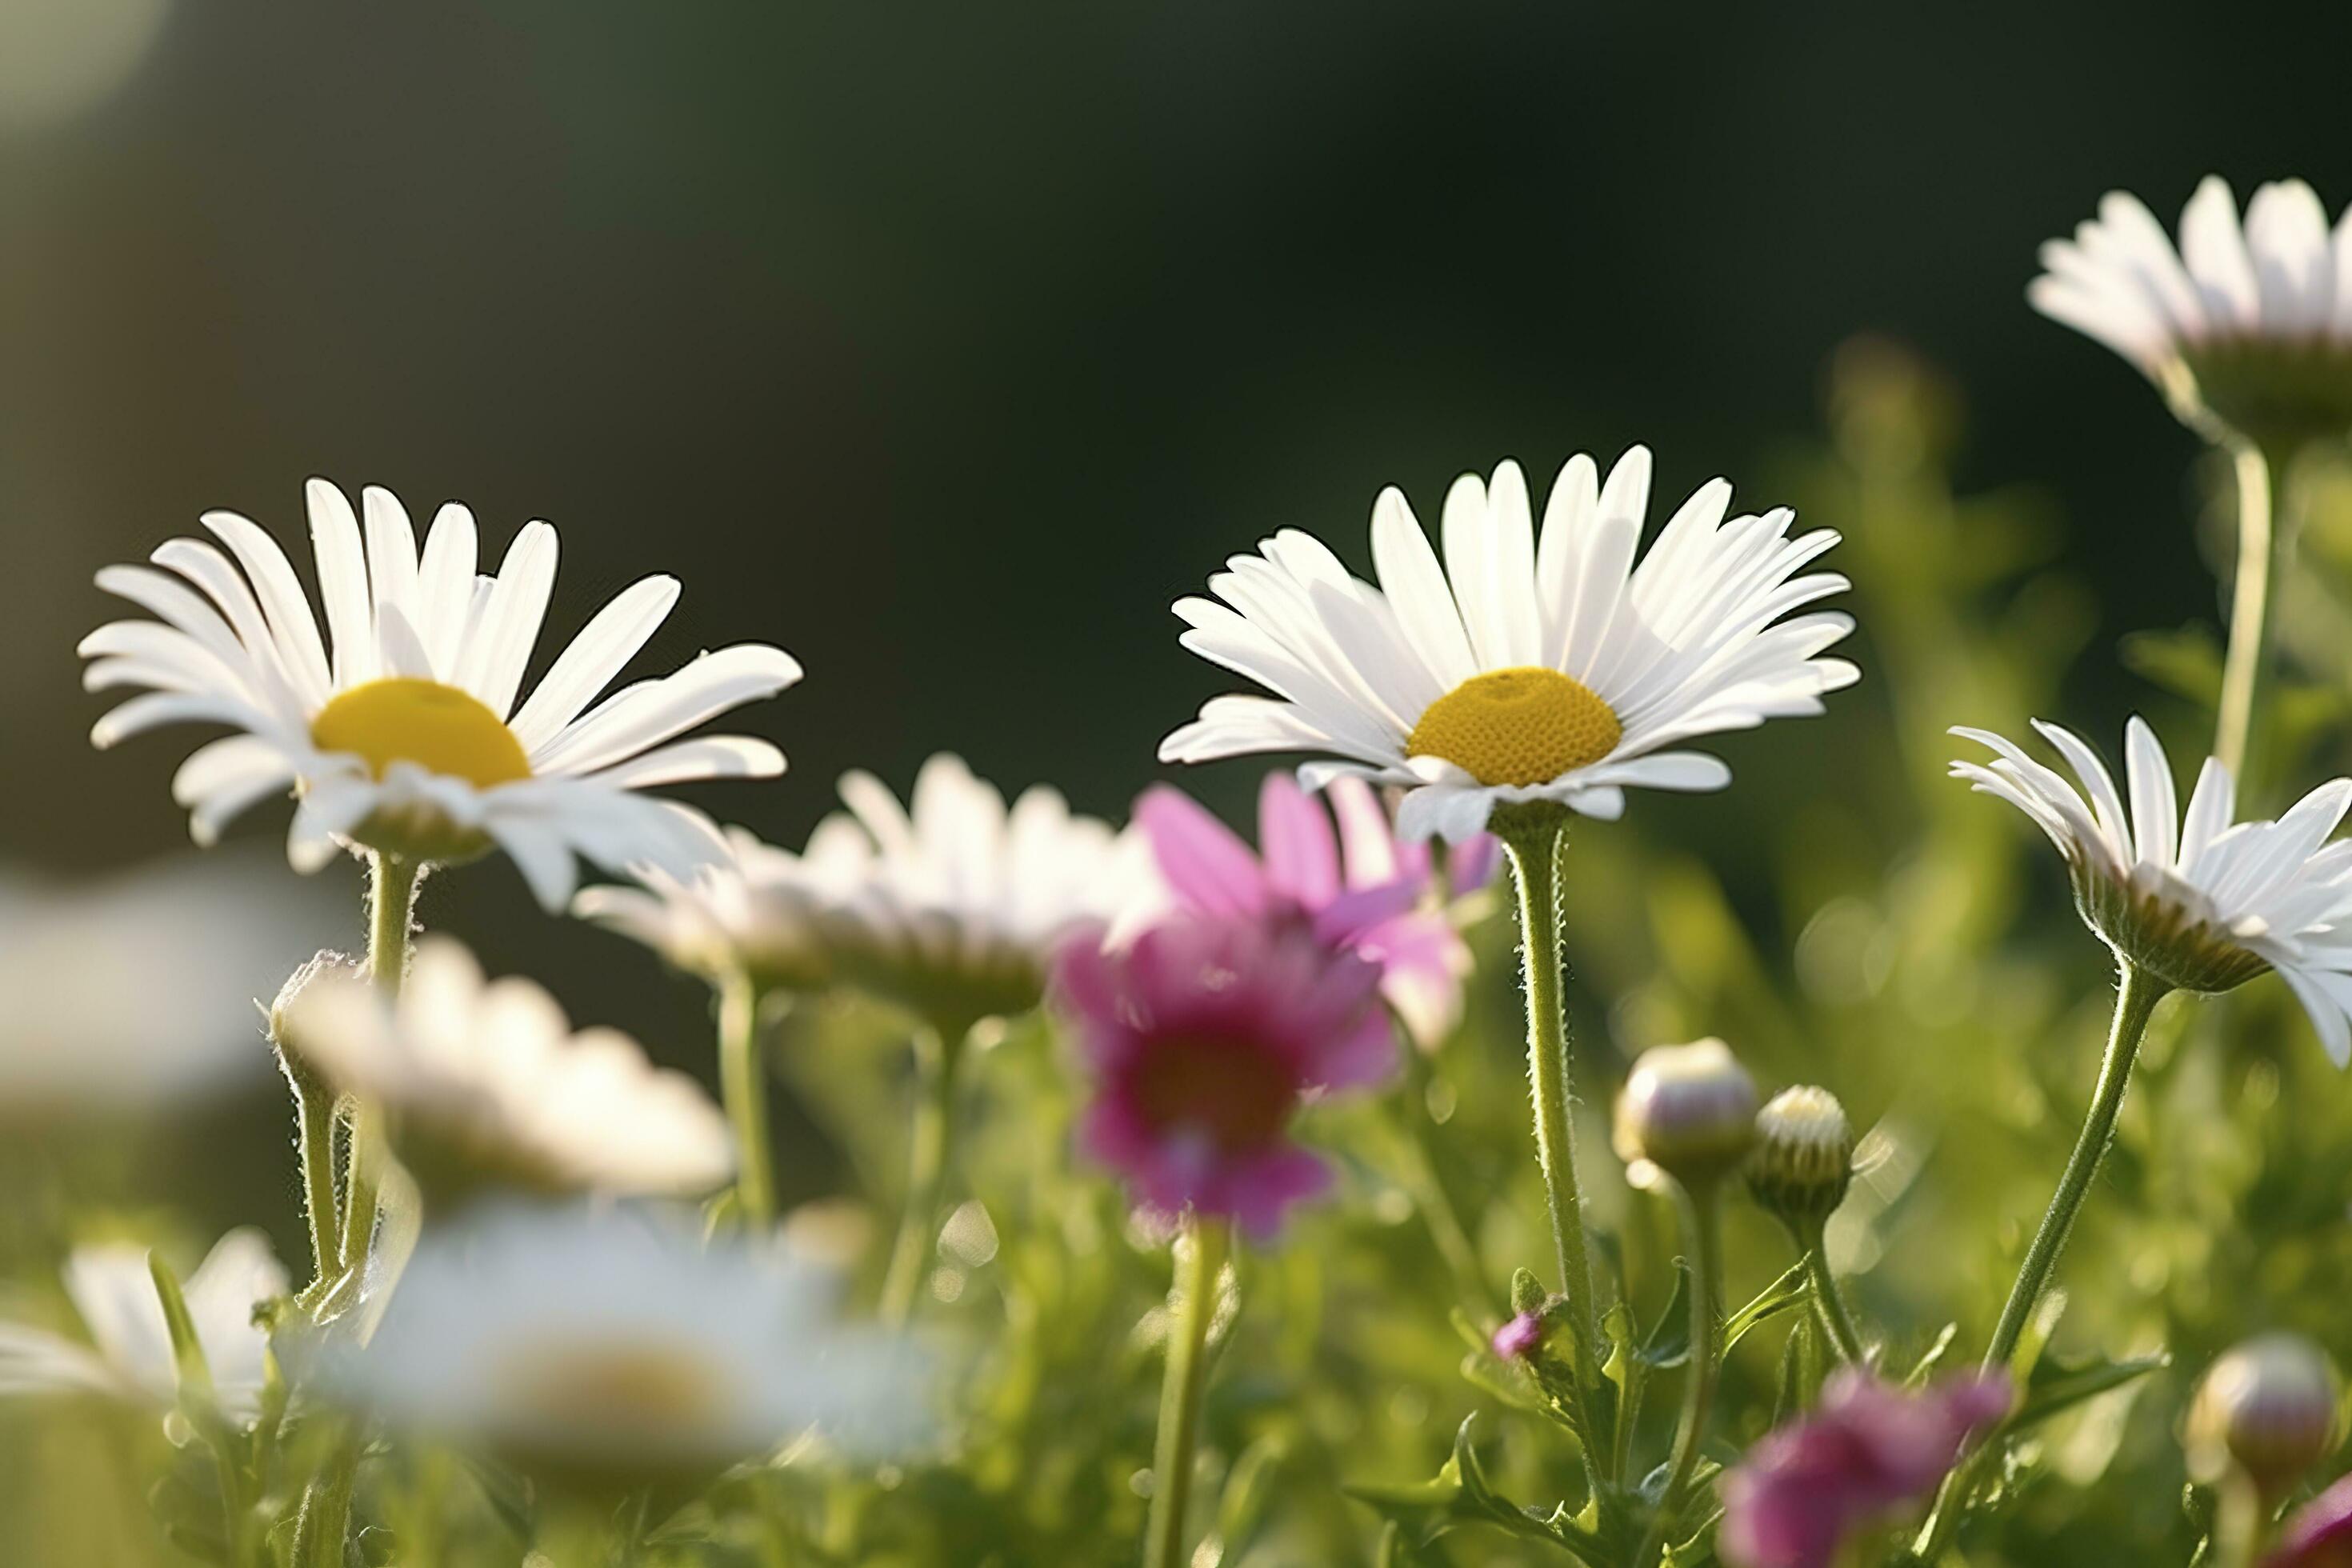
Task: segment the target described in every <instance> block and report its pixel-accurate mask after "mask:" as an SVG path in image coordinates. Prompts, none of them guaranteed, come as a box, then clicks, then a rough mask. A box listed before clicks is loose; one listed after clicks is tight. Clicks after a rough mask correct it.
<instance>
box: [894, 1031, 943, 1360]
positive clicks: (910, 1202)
mask: <svg viewBox="0 0 2352 1568" xmlns="http://www.w3.org/2000/svg"><path fill="white" fill-rule="evenodd" d="M962 1055H963V1042H962V1039H961V1036H959V1037H957V1038H955V1039H954V1040H950V1038H949V1037H948V1035H947V1033H946V1031H944V1030H941V1029H939V1028H934V1027H926V1028H925V1029H923V1030H922V1031H921V1032H920V1033H919V1034H917V1035H916V1037H915V1121H914V1126H913V1129H912V1131H911V1132H910V1135H909V1138H908V1154H907V1202H906V1207H905V1208H904V1209H902V1210H901V1211H900V1212H899V1215H898V1239H897V1240H896V1241H895V1242H894V1243H893V1244H892V1245H891V1247H890V1271H889V1272H888V1273H887V1275H885V1276H884V1277H883V1280H882V1302H881V1315H882V1321H884V1322H885V1323H887V1324H889V1325H890V1326H892V1327H894V1328H895V1327H900V1326H903V1325H904V1324H905V1323H906V1322H907V1321H908V1319H909V1318H911V1317H912V1316H913V1315H914V1311H915V1297H916V1295H917V1293H918V1292H919V1291H920V1289H922V1284H923V1276H924V1274H925V1272H926V1271H927V1270H928V1269H929V1267H930V1259H931V1250H932V1248H933V1247H934V1246H935V1245H936V1244H937V1241H938V1237H939V1225H940V1206H941V1205H942V1203H943V1202H944V1201H945V1199H946V1195H947V1183H948V1163H949V1159H950V1154H951V1152H952V1150H953V1146H954V1142H955V1089H956V1061H957V1058H960V1057H961V1056H962Z"/></svg>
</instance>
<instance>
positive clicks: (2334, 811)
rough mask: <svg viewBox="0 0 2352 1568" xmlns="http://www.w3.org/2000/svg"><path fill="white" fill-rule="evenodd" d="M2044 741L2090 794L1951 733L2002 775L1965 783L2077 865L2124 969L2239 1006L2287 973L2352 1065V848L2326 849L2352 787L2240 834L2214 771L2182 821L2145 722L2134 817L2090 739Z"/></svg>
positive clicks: (2343, 844) (2001, 746)
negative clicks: (2260, 980) (1982, 752)
mask: <svg viewBox="0 0 2352 1568" xmlns="http://www.w3.org/2000/svg"><path fill="white" fill-rule="evenodd" d="M2033 727H2034V729H2035V730H2037V731H2040V732H2041V734H2042V738H2043V739H2044V740H2046V741H2048V742H2050V744H2051V745H2053V747H2055V748H2056V749H2057V750H2058V752H2059V753H2060V754H2061V755H2062V756H2063V757H2064V758H2065V760H2066V763H2067V765H2068V766H2069V767H2071V768H2072V769H2074V774H2075V776H2076V777H2077V778H2079V779H2081V780H2082V789H2081V790H2080V791H2078V790H2077V789H2076V788H2075V787H2074V785H2073V784H2069V783H2067V782H2066V780H2065V779H2064V778H2063V777H2061V776H2060V775H2059V774H2058V773H2056V772H2054V771H2053V770H2052V769H2050V768H2046V767H2044V766H2042V764H2041V763H2037V762H2035V761H2033V760H2032V758H2031V757H2029V756H2027V755H2026V754H2025V752H2023V750H2021V748H2019V747H2018V746H2016V745H2013V744H2011V742H2008V741H2006V740H2003V739H2002V738H2001V737H2000V736H1999V735H1995V734H1992V733H1990V732H1989V731H1983V730H1969V729H1956V730H1954V731H1952V733H1954V734H1956V735H1958V736H1961V737H1963V738H1965V739H1967V740H1970V741H1974V742H1978V743H1979V744H1980V745H1983V746H1987V747H1990V749H1991V750H1992V751H1993V752H1995V753H1996V756H1997V760H1996V761H1994V762H1992V763H1972V762H1956V763H1953V764H1952V773H1953V775H1954V776H1955V777H1958V778H1964V779H1967V780H1968V781H1969V783H1971V784H1974V785H1975V786H1976V787H1977V788H1978V789H1979V790H1981V791H1983V792H1984V793H1986V794H1988V795H1999V796H2000V798H2001V799H2003V800H2005V801H2007V802H2009V803H2010V804H2011V805H2014V806H2016V807H2017V808H2018V809H2019V810H2020V811H2022V812H2024V813H2025V815H2026V816H2030V817H2032V819H2033V821H2034V824H2035V825H2036V826H2039V827H2040V828H2041V829H2042V832H2044V833H2046V834H2048V835H2049V836H2050V840H2051V842H2052V843H2053V844H2055V845H2057V846H2058V852H2059V853H2060V854H2061V855H2063V856H2064V857H2065V858H2066V870H2067V874H2068V877H2069V878H2070V879H2071V880H2072V882H2073V884H2074V903H2075V907H2076V908H2077V909H2079V910H2081V911H2082V914H2083V919H2084V921H2085V922H2086V923H2088V924H2089V926H2090V927H2091V929H2092V930H2093V931H2096V932H2097V933H2098V934H2099V936H2100V937H2101V938H2103V939H2104V940H2105V942H2106V943H2107V944H2108V946H2110V947H2112V948H2113V949H2114V950H2115V952H2116V956H2117V957H2118V958H2120V959H2122V960H2123V961H2125V962H2126V963H2131V964H2133V965H2135V966H2137V968H2139V969H2140V970H2142V971H2143V972H2145V973H2148V974H2150V975H2153V976H2154V977H2155V978H2156V979H2157V980H2158V981H2160V982H2162V983H2163V984H2166V985H2168V986H2173V987H2176V988H2178V989H2180V990H2184V991H2201V992H2217V991H2227V990H2229V989H2231V987H2232V986H2236V985H2242V984H2245V983H2246V982H2247V981H2249V980H2252V979H2253V978H2254V977H2255V976H2257V975H2259V974H2261V973H2263V972H2265V971H2267V970H2276V971H2277V972H2278V974H2279V977H2280V978H2281V979H2283V980H2284V981H2285V982H2286V983H2287V985H2288V986H2289V988H2290V989H2292V990H2293V991H2294V994H2295V999H2296V1000H2297V1001H2299V1002H2301V1003H2302V1004H2303V1007H2304V1011H2305V1012H2306V1013H2308V1014H2309V1015H2310V1016H2311V1023H2312V1026H2313V1027H2314V1028H2315V1029H2317V1030H2318V1031H2319V1038H2320V1042H2321V1044H2323V1045H2324V1046H2326V1048H2327V1054H2328V1055H2329V1056H2331V1057H2333V1058H2335V1059H2336V1062H2337V1063H2339V1064H2342V1063H2344V1062H2346V1061H2347V1058H2352V1021H2347V1013H2352V840H2338V841H2336V842H2335V843H2332V844H2330V843H2328V842H2327V837H2328V835H2329V834H2331V833H2333V832H2335V831H2336V825H2337V824H2338V823H2340V822H2341V821H2342V820H2343V819H2344V813H2345V808H2346V806H2347V805H2352V779H2334V780H2331V781H2329V782H2328V783H2326V784H2322V785H2320V786H2319V787H2318V788H2317V789H2315V790H2313V791H2312V792H2311V793H2310V794H2309V795H2305V796H2304V797H2303V799H2301V800H2300V801H2298V802H2296V803H2295V805H2294V806H2293V807H2292V808H2291V809H2290V810H2289V811H2288V812H2287V814H2286V815H2285V816H2282V817H2280V818H2279V819H2278V820H2277V821H2275V822H2241V823H2237V824H2235V825H2234V826H2233V825H2232V824H2231V811H2232V808H2233V807H2234V805H2235V804H2236V794H2237V786H2236V784H2234V782H2233V781H2232V780H2231V776H2230V770H2229V769H2228V768H2226V767H2223V766H2222V765H2221V763H2219V762H2216V761H2214V760H2212V759H2210V758H2208V759H2207V760H2206V763H2205V765H2204V767H2203V768H2202V769H2201V770H2200V772H2199V773H2198V775H2197V787H2196V788H2195V789H2194V790H2193V791H2191V792H2190V794H2189V808H2188V810H2187V812H2186V813H2183V812H2181V811H2180V810H2179V807H2178V805H2176V802H2177V799H2178V796H2177V795H2175V793H2174V786H2173V778H2172V769H2171V764H2170V763H2169V762H2168V761H2167V760H2166V757H2165V754H2164V747H2163V745H2162V744H2161V743H2160V742H2158V740H2157V738H2156V734H2155V732H2154V731H2151V730H2150V729H2149V728H2148V727H2147V724H2146V723H2145V722H2144V721H2141V720H2140V719H2138V718H2137V717H2135V718H2134V719H2133V720H2132V721H2131V722H2130V723H2129V724H2128V725H2127V726H2126V728H2125V731H2124V761H2125V771H2126V778H2127V780H2128V781H2129V784H2130V790H2131V795H2130V801H2129V804H2128V806H2127V805H2126V801H2125V798H2124V796H2123V795H2120V794H2118V793H2117V792H2116V785H2115V781H2114V780H2113V778H2111V777H2110V776H2109V774H2108V773H2107V770H2106V766H2105V763H2101V762H2100V761H2099V757H2098V754H2097V753H2096V752H2094V751H2092V749H2091V748H2090V747H2089V746H2087V745H2085V744H2084V742H2082V740H2081V739H2079V738H2078V737H2076V736H2075V735H2074V734H2073V733H2072V732H2070V731H2066V730H2063V729H2061V728H2059V727H2058V726H2057V725H2055V724H2045V723H2042V722H2041V721H2035V723H2034V726H2033ZM2086 795H2087V797H2088V798H2087V799H2086V798H2085V796H2086Z"/></svg>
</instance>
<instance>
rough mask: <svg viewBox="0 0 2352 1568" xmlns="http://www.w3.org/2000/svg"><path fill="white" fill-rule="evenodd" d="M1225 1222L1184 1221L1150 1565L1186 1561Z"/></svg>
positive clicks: (1155, 1472)
mask: <svg viewBox="0 0 2352 1568" xmlns="http://www.w3.org/2000/svg"><path fill="white" fill-rule="evenodd" d="M1228 1240H1229V1236H1228V1232H1227V1229H1226V1222H1225V1221H1223V1220H1222V1219H1203V1218H1202V1217H1201V1216H1200V1215H1192V1216H1190V1217H1188V1218H1187V1219H1186V1220H1185V1222H1184V1237H1183V1243H1184V1244H1183V1245H1182V1246H1181V1247H1179V1248H1178V1250H1177V1255H1176V1264H1177V1268H1176V1279H1175V1284H1174V1289H1173V1290H1172V1292H1171V1300H1170V1301H1169V1304H1168V1306H1169V1324H1168V1373H1167V1377H1166V1380H1165V1381H1164V1382H1162V1383H1161V1384H1160V1432H1159V1436H1158V1438H1157V1440H1156V1441H1155V1442H1154V1443H1153V1445H1152V1449H1151V1517H1150V1523H1149V1524H1148V1525H1147V1527H1146V1529H1145V1534H1144V1551H1143V1563H1144V1568H1181V1565H1182V1564H1183V1563H1186V1562H1188V1561H1189V1558H1188V1556H1187V1554H1186V1552H1185V1551H1184V1515H1185V1510H1186V1504H1187V1503H1188V1502H1189V1501H1190V1500H1191V1497H1192V1451H1193V1448H1194V1447H1195V1446H1196V1444H1197V1443H1198V1442H1199V1440H1200V1433H1201V1394H1202V1390H1203V1389H1204V1388H1206V1387H1207V1385H1208V1356H1207V1353H1206V1352H1207V1350H1208V1342H1209V1321H1210V1320H1211V1319H1212V1318H1213V1317H1215V1316H1216V1307H1217V1274H1218V1271H1219V1270H1221V1269H1222V1268H1223V1267H1224V1262H1225V1251H1226V1247H1227V1244H1228Z"/></svg>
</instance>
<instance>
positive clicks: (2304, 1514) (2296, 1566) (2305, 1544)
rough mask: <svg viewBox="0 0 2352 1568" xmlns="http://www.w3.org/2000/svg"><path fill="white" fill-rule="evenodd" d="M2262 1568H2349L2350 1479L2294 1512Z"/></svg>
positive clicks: (2351, 1540)
mask: <svg viewBox="0 0 2352 1568" xmlns="http://www.w3.org/2000/svg"><path fill="white" fill-rule="evenodd" d="M2263 1568H2352V1476H2347V1477H2345V1478H2344V1479H2342V1480H2339V1481H2337V1482H2336V1484H2335V1485H2334V1486H2332V1487H2329V1488H2328V1489H2326V1491H2324V1492H2322V1493H2320V1494H2319V1495H2318V1496H2317V1497H2315V1498H2314V1499H2312V1500H2310V1501H2309V1502H2307V1503H2305V1504H2304V1505H2303V1506H2302V1507H2301V1508H2299V1509H2297V1510H2294V1517H2293V1518H2292V1519H2289V1520H2288V1521H2286V1529H2285V1530H2284V1531H2281V1532H2280V1534H2279V1542H2278V1545H2277V1546H2276V1547H2275V1548H2273V1550H2272V1552H2271V1554H2270V1555H2269V1556H2268V1557H2265V1558H2263Z"/></svg>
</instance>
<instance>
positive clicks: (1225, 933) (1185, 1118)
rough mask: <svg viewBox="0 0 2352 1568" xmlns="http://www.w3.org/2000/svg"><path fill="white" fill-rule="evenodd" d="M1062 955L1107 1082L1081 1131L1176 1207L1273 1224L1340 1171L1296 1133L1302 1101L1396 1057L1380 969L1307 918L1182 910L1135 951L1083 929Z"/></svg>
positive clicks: (1371, 1079) (1097, 1071)
mask: <svg viewBox="0 0 2352 1568" xmlns="http://www.w3.org/2000/svg"><path fill="white" fill-rule="evenodd" d="M1055 969H1056V974H1055V979H1056V987H1055V990H1056V994H1057V995H1058V996H1059V998H1060V1000H1061V1003H1062V1005H1063V1007H1064V1009H1065V1010H1066V1012H1067V1013H1068V1014H1069V1016H1071V1018H1072V1020H1073V1021H1074V1022H1075V1023H1076V1026H1077V1034H1078V1041H1079V1048H1080V1050H1081V1052H1082V1054H1083V1055H1084V1057H1085V1058H1086V1060H1087V1065H1088V1067H1089V1068H1091V1069H1092V1071H1093V1074H1094V1076H1095V1078H1096V1080H1097V1094H1096V1097H1095V1100H1094V1103H1093V1104H1092V1105H1090V1106H1089V1107H1088V1108H1087V1112H1086V1115H1085V1117H1084V1119H1083V1120H1082V1121H1080V1123H1079V1128H1078V1142H1079V1146H1080V1148H1082V1149H1083V1150H1084V1151H1085V1152H1087V1154H1088V1155H1090V1156H1091V1157H1093V1158H1095V1159H1097V1160H1099V1161H1101V1162H1102V1163H1105V1164H1107V1165H1109V1166H1110V1167H1112V1168H1113V1169H1115V1170H1117V1171H1118V1172H1120V1173H1122V1174H1124V1175H1125V1176H1126V1178H1127V1180H1128V1183H1129V1187H1130V1188H1131V1190H1132V1191H1133V1193H1134V1194H1135V1197H1136V1199H1137V1201H1138V1203H1139V1204H1140V1205H1142V1206H1144V1207H1147V1208H1150V1209H1156V1210H1158V1211H1160V1212H1161V1213H1164V1214H1171V1215H1173V1214H1181V1213H1182V1212H1183V1211H1184V1210H1186V1209H1188V1208H1189V1209H1192V1210H1195V1211H1197V1212H1199V1213H1202V1214H1204V1215H1227V1216H1230V1217H1232V1218H1234V1219H1236V1220H1238V1221H1240V1222H1241V1225H1242V1226H1243V1227H1244V1229H1246V1230H1248V1231H1249V1232H1250V1233H1251V1234H1253V1235H1255V1236H1257V1237H1265V1236H1268V1235H1271V1234H1272V1233H1273V1232H1274V1231H1275V1229H1276V1227H1277V1226H1279V1225H1280V1224H1281V1221H1282V1215H1283V1212H1284V1211H1285V1210H1286V1209H1287V1208H1288V1207H1289V1206H1290V1205H1292V1204H1294V1203H1297V1201H1299V1200H1300V1199H1302V1198H1307V1197H1312V1196H1314V1195H1315V1194H1318V1193H1320V1192H1321V1191H1322V1190H1323V1189H1324V1187H1325V1186H1326V1185H1328V1183H1329V1181H1330V1173H1329V1172H1328V1171H1327V1170H1326V1169H1325V1168H1324V1165H1323V1162H1322V1161H1321V1160H1319V1159H1318V1158H1316V1157H1315V1156H1314V1155H1313V1154H1311V1153H1309V1152H1307V1151H1306V1150H1305V1149H1303V1148H1300V1147H1299V1146H1298V1145H1297V1143H1295V1142H1291V1140H1290V1137H1289V1132H1290V1122H1291V1118H1292V1116H1293V1114H1294V1113H1295V1112H1296V1111H1297V1110H1298V1108H1299V1106H1300V1104H1301V1102H1302V1101H1303V1100H1305V1099H1306V1098H1307V1096H1309V1095H1311V1094H1315V1093H1318V1092H1320V1091H1322V1090H1326V1089H1353V1088H1359V1087H1362V1086H1365V1085H1369V1084H1372V1083H1376V1082H1378V1081H1379V1080H1380V1079H1382V1078H1385V1077H1386V1076H1387V1075H1388V1073H1389V1072H1390V1071H1391V1069H1392V1068H1394V1067H1395V1065H1396V1037H1395V1033H1394V1031H1393V1030H1392V1029H1391V1027H1390V1025H1389V1020H1388V1016H1387V1015H1386V1014H1385V1013H1384V1012H1382V1011H1381V1006H1380V1002H1379V985H1380V971H1379V970H1378V969H1376V968H1374V967H1373V966H1372V965H1371V964H1370V963H1368V962H1366V961H1365V960H1363V959H1361V958H1359V957H1357V956H1355V955H1354V954H1353V953H1349V952H1341V951H1339V950H1338V949H1335V948H1333V947H1331V946H1330V945H1329V944H1328V943H1326V942H1323V941H1321V940H1319V939H1318V937H1317V936H1316V935H1315V933H1314V932H1313V931H1310V930H1308V929H1307V927H1305V926H1304V925H1301V924H1298V923H1296V922H1288V921H1283V922H1271V923H1270V922H1267V921H1256V920H1243V919H1230V918H1228V919H1208V918H1203V917H1201V916H1198V915H1179V916H1177V917H1174V918H1173V919H1171V921H1169V922H1168V923H1165V924H1162V925H1160V926H1156V927H1154V928H1152V929H1151V930H1150V931H1145V932H1144V933H1143V934H1142V935H1141V936H1139V937H1138V938H1137V939H1136V940H1135V942H1133V943H1132V944H1130V945H1129V946H1128V947H1127V948H1125V949H1123V950H1120V951H1116V952H1108V951H1105V950H1104V949H1103V948H1102V947H1101V945H1100V944H1099V943H1098V942H1097V941H1095V940H1093V939H1091V938H1080V939H1078V940H1076V941H1073V942H1070V943H1068V944H1067V945H1066V946H1065V947H1064V948H1063V950H1062V953H1061V956H1060V959H1059V961H1058V963H1056V966H1055Z"/></svg>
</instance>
